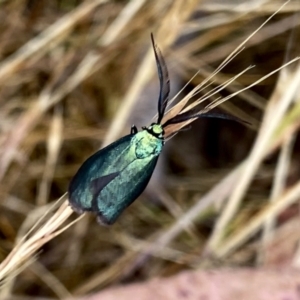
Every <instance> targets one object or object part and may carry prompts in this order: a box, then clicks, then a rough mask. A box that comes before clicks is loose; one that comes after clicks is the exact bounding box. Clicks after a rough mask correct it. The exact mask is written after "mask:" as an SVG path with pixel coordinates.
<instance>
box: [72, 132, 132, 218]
mask: <svg viewBox="0 0 300 300" xmlns="http://www.w3.org/2000/svg"><path fill="white" fill-rule="evenodd" d="M133 136H134V135H127V136H124V137H123V138H120V139H119V140H117V141H115V142H114V143H112V144H110V145H108V146H107V147H105V148H103V149H101V150H99V151H97V152H96V153H95V154H93V155H92V156H90V157H89V158H88V159H87V160H86V161H85V162H84V163H83V164H82V165H81V167H80V168H79V170H78V171H77V173H76V174H75V176H74V177H73V178H72V180H71V182H70V185H69V189H68V193H69V203H70V205H71V207H72V208H73V209H74V210H75V211H76V212H78V213H82V212H84V211H92V210H93V206H92V200H93V198H94V194H93V193H94V192H98V193H97V194H99V192H100V191H101V190H102V189H103V188H104V187H105V185H107V184H108V183H109V182H110V181H111V180H113V179H114V178H115V177H116V176H117V175H118V172H119V171H120V170H122V169H123V168H124V167H126V162H124V160H122V159H120V158H121V157H122V155H123V154H124V153H126V152H127V151H128V149H129V147H130V142H131V139H132V138H133ZM116 162H118V163H116ZM111 174H114V175H111ZM110 176H111V177H110ZM91 187H92V188H91ZM95 188H96V189H98V191H95Z"/></svg>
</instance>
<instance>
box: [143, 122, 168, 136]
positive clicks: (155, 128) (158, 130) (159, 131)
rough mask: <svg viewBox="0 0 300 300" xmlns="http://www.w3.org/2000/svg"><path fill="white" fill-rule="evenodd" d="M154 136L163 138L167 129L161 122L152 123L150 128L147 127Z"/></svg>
mask: <svg viewBox="0 0 300 300" xmlns="http://www.w3.org/2000/svg"><path fill="white" fill-rule="evenodd" d="M145 129H146V130H147V131H148V132H149V133H150V134H152V135H153V136H155V137H157V138H159V139H163V137H164V134H165V131H164V129H163V127H162V126H161V125H160V124H157V123H152V124H151V125H150V126H149V127H148V128H145Z"/></svg>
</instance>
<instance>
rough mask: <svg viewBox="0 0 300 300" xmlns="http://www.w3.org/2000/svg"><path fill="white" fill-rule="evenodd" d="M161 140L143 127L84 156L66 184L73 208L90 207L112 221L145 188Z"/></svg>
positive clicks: (101, 219) (99, 215)
mask: <svg viewBox="0 0 300 300" xmlns="http://www.w3.org/2000/svg"><path fill="white" fill-rule="evenodd" d="M162 146H163V140H162V139H158V138H156V137H154V136H152V135H151V134H150V133H148V132H147V131H146V130H143V131H141V132H138V133H136V134H135V133H132V134H130V135H127V136H124V137H123V138H121V139H119V140H117V141H116V142H114V143H112V144H110V145H109V146H107V147H106V148H104V149H102V150H100V151H98V152H97V153H96V154H94V155H93V156H91V157H90V158H88V159H87V160H86V162H85V163H84V164H83V165H82V166H81V168H80V169H79V171H78V173H77V174H76V175H75V177H74V178H73V180H72V182H71V185H70V189H69V190H71V192H70V203H71V206H72V207H73V208H74V210H76V211H79V212H80V211H93V212H96V213H97V215H98V220H99V221H100V222H101V223H104V224H112V223H113V222H114V221H115V220H116V219H117V217H118V216H119V215H120V213H121V212H122V211H123V210H124V209H125V208H126V207H127V206H128V205H130V204H131V203H132V202H133V201H134V200H135V199H136V198H137V197H138V196H139V195H140V194H141V193H142V192H143V190H144V189H145V188H146V186H147V184H148V182H149V180H150V177H151V175H152V173H153V170H154V168H155V165H156V162H157V159H158V155H159V153H160V152H161V149H162Z"/></svg>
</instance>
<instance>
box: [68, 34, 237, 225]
mask: <svg viewBox="0 0 300 300" xmlns="http://www.w3.org/2000/svg"><path fill="white" fill-rule="evenodd" d="M151 41H152V47H153V51H154V56H155V60H156V65H157V72H158V77H159V82H160V91H159V97H158V117H157V121H156V122H155V123H152V124H151V125H150V126H148V127H142V130H141V131H138V129H137V127H136V126H134V125H133V126H132V127H131V131H130V134H129V135H126V136H124V137H122V138H120V139H118V140H117V141H115V142H113V143H112V144H110V145H108V146H107V147H105V148H103V149H101V150H99V151H98V152H96V153H95V154H94V155H92V156H91V157H89V158H88V159H87V160H86V161H85V162H84V163H83V164H82V165H81V167H80V168H79V170H78V171H77V173H76V174H75V176H74V177H73V178H72V180H71V182H70V185H69V188H68V194H69V204H70V206H71V207H72V209H73V210H74V211H76V212H77V213H83V212H85V211H87V212H93V213H95V214H96V215H97V220H98V222H99V223H101V224H104V225H110V224H113V223H114V222H115V221H116V220H117V218H118V217H119V216H120V215H121V213H122V212H123V211H124V210H125V209H126V208H127V207H128V206H129V205H130V204H131V203H133V202H134V201H135V200H136V199H137V198H138V197H139V196H140V194H141V193H142V192H143V191H144V190H145V188H146V186H147V184H148V183H149V180H150V178H151V175H152V173H153V171H154V169H155V166H156V163H157V160H158V157H159V155H160V153H161V151H162V149H163V147H164V143H165V140H164V137H165V136H164V135H165V131H164V129H165V128H166V127H167V126H168V125H170V124H176V123H181V122H183V121H186V120H189V119H197V118H201V117H216V118H225V119H235V118H234V117H228V116H227V115H222V114H210V113H199V112H198V113H195V112H191V111H190V112H185V113H180V114H178V115H177V116H175V117H173V118H171V119H169V120H167V121H166V122H164V123H163V124H162V119H163V117H164V114H165V110H166V107H167V104H168V99H169V93H170V81H169V76H168V69H167V66H166V63H165V60H164V58H163V56H162V54H161V52H160V50H159V48H158V47H157V45H156V44H155V41H154V38H153V35H152V34H151Z"/></svg>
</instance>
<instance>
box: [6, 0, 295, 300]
mask: <svg viewBox="0 0 300 300" xmlns="http://www.w3.org/2000/svg"><path fill="white" fill-rule="evenodd" d="M283 3H284V0H277V1H274V0H269V1H268V0H264V1H258V0H252V1H246V0H245V1H242V0H239V1H238V0H236V1H229V0H228V1H217V0H206V1H196V0H188V1H187V0H176V1H173V0H172V1H171V0H170V1H169V0H167V1H160V0H155V1H143V0H132V1H108V0H106V1H105V0H93V1H75V0H69V1H68V0H57V1H44V0H43V1H41V0H40V1H38V0H18V1H16V0H10V1H1V4H0V5H1V6H0V7H1V10H0V19H1V23H0V28H1V29H0V41H1V47H0V60H1V63H0V86H1V88H0V105H1V109H0V154H1V155H0V195H1V198H0V199H1V201H0V205H1V211H0V214H1V216H0V233H1V240H0V249H1V251H0V260H1V261H3V262H2V264H1V265H0V280H2V281H1V284H2V286H1V287H2V288H1V290H0V297H1V298H7V299H18V298H17V296H18V297H20V299H23V298H22V296H24V297H25V296H27V297H28V298H26V299H35V297H41V296H44V297H47V299H48V298H49V299H52V298H53V299H54V298H61V299H63V298H66V297H68V296H70V295H71V294H72V295H74V296H79V295H83V294H87V293H91V292H93V291H96V290H100V289H102V288H103V287H107V286H111V285H114V284H120V283H125V282H126V283H128V282H134V281H141V280H146V279H148V278H153V277H158V276H169V275H172V274H177V273H178V272H180V271H181V270H183V269H189V268H212V267H214V268H219V267H222V266H225V265H226V266H228V265H233V266H246V265H247V266H249V265H250V266H274V265H276V266H277V265H288V266H299V264H300V249H297V243H298V241H299V237H300V234H299V225H300V224H299V223H300V221H299V215H298V205H299V195H300V181H299V178H300V171H299V165H300V156H299V147H300V145H299V139H298V127H299V126H300V122H299V120H300V109H299V100H300V98H299V95H300V90H299V87H300V65H299V63H298V61H295V62H294V63H292V64H290V65H288V66H287V67H285V68H284V69H282V70H281V71H279V72H277V73H276V74H275V75H273V76H271V77H268V76H267V78H266V80H264V81H260V79H261V78H263V77H264V76H265V75H267V74H269V73H270V72H272V71H274V70H277V69H278V68H280V67H281V66H282V65H283V64H285V63H288V62H289V61H291V60H293V59H294V58H295V57H297V56H299V54H300V50H299V42H298V41H299V36H297V32H298V31H299V19H300V18H299V15H297V12H298V11H299V10H300V2H299V1H290V2H289V3H287V5H285V6H284V7H282V8H281V10H280V11H279V12H278V13H277V14H276V15H275V16H274V17H273V18H272V19H270V20H269V21H268V22H267V23H266V24H265V25H264V26H263V27H262V28H261V29H260V30H259V31H258V32H256V33H255V35H253V36H252V37H251V39H249V40H248V41H247V43H246V44H245V47H246V48H245V49H244V50H243V51H241V50H242V48H243V45H241V44H242V43H243V42H244V41H245V40H246V39H247V38H248V37H249V36H250V35H251V34H252V33H253V32H254V31H255V30H256V29H257V28H259V27H260V26H261V25H262V24H263V23H264V22H265V21H266V20H267V19H268V18H269V17H270V16H271V15H272V14H273V13H274V12H275V11H276V10H277V9H278V8H279V7H280V6H281V5H282V4H283ZM150 32H153V33H154V35H155V37H156V42H157V44H158V45H159V47H160V48H161V50H162V52H163V53H164V56H165V59H166V62H167V64H168V67H169V72H170V74H171V76H170V77H171V85H172V90H173V94H174V95H175V94H176V93H177V92H178V91H179V90H180V89H181V88H183V87H184V86H185V85H186V83H187V82H189V84H188V85H186V86H185V88H184V91H183V92H182V93H181V94H180V95H179V96H178V97H177V100H176V101H177V102H178V101H179V100H182V99H184V100H183V101H184V102H179V104H177V106H175V109H173V110H171V111H170V112H169V115H168V116H167V117H170V115H171V114H174V113H177V112H178V110H177V109H178V107H180V108H181V107H182V103H184V104H186V103H187V101H189V103H188V104H190V103H192V101H193V100H197V99H200V101H202V100H203V99H205V102H204V103H201V104H200V107H201V105H202V107H203V105H208V104H210V103H213V105H214V104H215V103H216V102H215V101H216V100H219V102H223V101H224V100H227V99H228V98H231V96H229V95H232V94H234V93H236V92H238V91H240V90H242V89H244V88H246V87H248V86H250V85H251V87H250V88H249V89H245V91H243V92H242V93H240V94H238V95H237V96H235V97H232V98H231V100H230V101H228V102H225V101H224V103H222V104H221V105H220V108H217V109H222V110H225V111H227V112H229V113H230V114H232V115H234V116H237V117H240V118H242V119H244V120H247V121H248V122H250V123H251V125H247V124H245V125H244V124H239V123H235V122H231V121H225V120H213V119H210V120H207V119H205V120H199V121H196V122H194V123H193V124H192V127H191V128H190V130H188V131H184V132H182V133H179V134H178V135H176V136H175V137H174V138H172V139H171V140H170V141H169V142H168V143H167V146H166V149H165V151H164V154H163V155H162V157H161V163H160V165H159V166H158V168H157V172H156V174H155V175H154V178H153V181H152V182H151V184H150V186H149V188H148V190H147V191H146V192H145V193H144V194H143V195H142V197H140V199H139V200H138V201H136V202H135V203H134V205H132V206H131V207H130V208H129V209H128V210H127V211H126V212H125V213H124V214H123V215H122V217H121V218H120V220H119V221H118V222H117V224H115V225H114V226H112V227H109V228H105V227H101V226H99V225H98V224H97V223H96V221H95V218H94V217H93V216H87V215H85V216H83V217H82V218H80V219H76V218H77V215H75V214H72V211H71V209H70V208H69V207H68V205H67V202H66V199H67V195H65V192H66V190H67V187H68V183H69V180H70V178H71V177H72V175H73V174H74V173H75V172H76V170H77V168H78V167H79V166H80V164H81V163H82V162H83V160H84V159H85V158H87V157H88V156H89V155H91V154H92V153H93V152H94V151H96V150H97V149H98V148H99V147H100V146H101V145H102V146H103V145H105V144H108V143H110V142H112V141H113V140H115V139H116V138H118V137H119V136H121V135H123V134H125V133H128V132H129V129H130V125H131V123H132V122H134V123H135V124H136V125H137V126H138V127H139V128H140V127H141V126H144V125H147V124H149V123H150V122H151V120H152V118H153V117H154V116H155V114H156V112H155V110H156V103H157V95H158V80H157V76H156V67H155V65H154V57H153V53H152V49H151V48H150ZM239 45H241V46H240V47H239ZM297 46H298V48H297ZM237 47H239V48H237ZM235 49H236V52H235V54H234V55H231V53H232V51H234V50H235ZM240 51H241V52H240ZM239 52H240V53H239ZM229 55H231V56H232V57H231V58H233V59H232V60H231V59H229V60H228V59H227V58H228V56H229ZM226 59H227V62H228V64H226V65H225V64H223V63H222V61H224V60H226ZM251 65H255V67H254V68H250V69H249V70H248V71H247V72H246V73H244V74H241V76H239V77H238V78H236V80H235V81H233V82H232V81H230V79H231V78H232V77H234V76H236V75H237V74H240V72H243V70H244V69H246V68H248V67H249V66H251ZM220 66H221V67H220ZM217 68H219V69H218V73H217V74H215V73H214V70H215V69H217ZM196 72H198V74H197V76H194V74H195V73H196ZM212 75H213V76H212ZM191 78H192V80H190V79H191ZM203 82H204V83H203ZM201 83H202V85H200V86H199V84H201ZM229 83H230V84H229ZM253 83H255V84H253ZM252 84H253V86H252ZM220 85H223V87H224V88H223V89H221V88H220ZM195 87H196V89H194V88H195ZM190 91H192V92H191V93H189V92H190ZM206 95H207V96H209V97H207V96H206ZM234 95H235V94H234ZM185 96H187V98H186V97H185ZM191 96H193V97H191ZM200 97H202V98H200ZM206 98H207V99H206ZM185 99H186V100H185ZM213 101H214V102H213ZM219 102H218V104H219ZM175 129H177V128H172V129H171V130H170V131H169V133H168V134H169V135H171V134H172V130H175ZM60 197H61V200H60V201H59V202H57V199H58V198H60ZM73 221H75V222H73ZM72 222H73V223H72ZM62 226H65V227H62ZM67 228H68V229H67ZM66 229H67V230H66ZM54 237H55V238H54ZM24 299H25V298H24Z"/></svg>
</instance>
